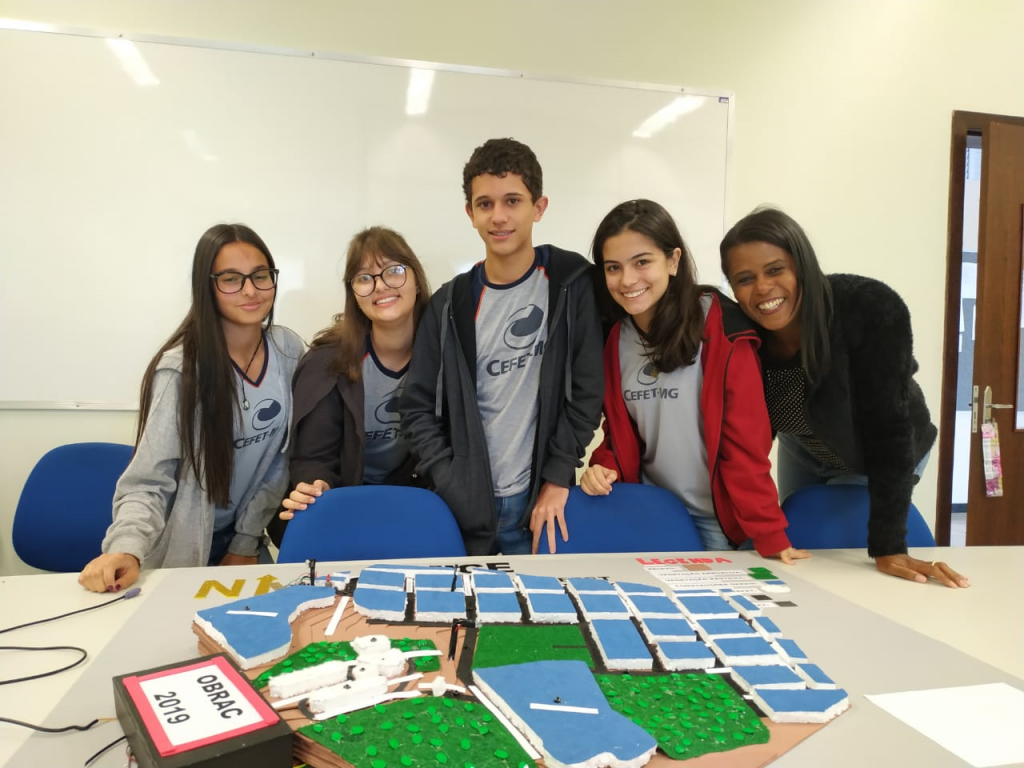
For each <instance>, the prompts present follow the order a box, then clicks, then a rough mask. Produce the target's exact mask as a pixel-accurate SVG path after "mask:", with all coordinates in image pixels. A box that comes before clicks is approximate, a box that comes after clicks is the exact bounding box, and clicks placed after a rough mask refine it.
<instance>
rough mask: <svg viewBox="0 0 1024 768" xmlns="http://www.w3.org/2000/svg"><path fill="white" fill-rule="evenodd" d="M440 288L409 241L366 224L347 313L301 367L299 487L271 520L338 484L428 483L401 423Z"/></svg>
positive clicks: (293, 468)
mask: <svg viewBox="0 0 1024 768" xmlns="http://www.w3.org/2000/svg"><path fill="white" fill-rule="evenodd" d="M429 300H430V286H429V284H428V283H427V276H426V273H425V272H424V271H423V266H422V265H421V264H420V261H419V259H418V258H416V254H415V253H413V251H412V249H411V248H410V247H409V245H408V243H406V242H405V239H404V238H403V237H402V236H401V235H400V234H398V233H397V232H395V231H394V230H391V229H388V228H386V227H370V228H369V229H365V230H363V231H362V232H359V233H358V234H357V235H356V236H355V237H353V238H352V240H351V242H350V243H349V245H348V253H347V255H346V258H345V311H344V312H342V313H341V314H338V315H335V317H334V324H333V325H331V326H330V327H328V328H325V329H324V330H322V331H320V333H318V334H317V336H316V338H315V339H314V340H313V344H312V348H311V349H310V350H309V352H308V353H307V354H306V356H305V357H303V358H302V361H301V362H300V363H299V368H298V371H297V372H296V374H295V381H294V387H293V388H294V397H295V416H294V420H293V423H294V425H295V427H294V437H293V446H292V458H291V465H290V469H289V474H290V477H291V480H290V487H291V488H292V491H291V493H290V494H289V495H288V496H287V497H286V498H285V499H284V501H283V502H282V506H283V507H284V509H283V511H282V512H281V514H280V515H279V519H278V520H275V521H274V523H273V524H272V525H271V526H270V529H269V530H270V534H271V538H273V539H274V541H275V542H278V544H280V541H281V537H282V536H283V535H284V528H285V525H286V522H285V521H287V520H290V519H291V518H292V517H293V516H294V514H295V512H297V511H300V510H303V509H306V507H307V505H309V504H313V503H315V502H316V499H317V497H318V496H320V494H321V493H323V492H324V491H326V490H329V489H331V488H338V487H340V486H351V485H363V484H374V485H380V484H384V485H418V484H419V483H418V479H417V477H416V475H415V474H414V471H413V470H414V467H415V465H416V461H415V458H414V457H413V455H412V454H411V452H410V449H409V444H408V442H407V441H406V439H405V437H404V436H403V435H402V433H401V431H400V430H399V422H400V419H401V416H400V414H399V412H398V398H399V397H400V396H401V394H402V388H403V386H404V383H405V374H406V371H407V370H408V368H409V360H410V358H411V357H412V344H413V339H414V337H415V335H416V326H417V324H418V323H419V319H420V315H421V314H422V313H423V309H424V308H425V307H426V305H427V303H428V301H429Z"/></svg>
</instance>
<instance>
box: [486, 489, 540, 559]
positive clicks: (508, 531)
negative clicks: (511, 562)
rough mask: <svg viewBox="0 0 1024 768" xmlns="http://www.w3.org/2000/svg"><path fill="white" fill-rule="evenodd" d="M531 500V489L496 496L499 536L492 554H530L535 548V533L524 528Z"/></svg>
mask: <svg viewBox="0 0 1024 768" xmlns="http://www.w3.org/2000/svg"><path fill="white" fill-rule="evenodd" d="M529 502H530V489H529V488H527V489H526V490H525V491H523V492H522V493H517V494H516V495H515V496H504V497H495V499H494V508H495V509H496V510H497V512H498V536H497V537H496V538H495V540H494V546H493V547H492V548H491V554H492V555H528V554H530V550H531V549H533V534H532V533H531V532H530V531H529V530H524V529H523V528H522V523H523V517H524V516H525V515H526V505H527V504H529Z"/></svg>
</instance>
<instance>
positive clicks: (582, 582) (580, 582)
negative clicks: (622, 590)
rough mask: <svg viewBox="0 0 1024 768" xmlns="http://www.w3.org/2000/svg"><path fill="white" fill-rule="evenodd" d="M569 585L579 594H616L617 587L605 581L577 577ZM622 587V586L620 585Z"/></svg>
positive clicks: (570, 580)
mask: <svg viewBox="0 0 1024 768" xmlns="http://www.w3.org/2000/svg"><path fill="white" fill-rule="evenodd" d="M569 583H570V584H572V586H573V587H574V588H575V589H576V591H577V592H614V591H615V585H614V584H612V583H611V582H610V581H605V580H604V579H590V578H582V577H576V578H572V579H569ZM620 586H621V585H620Z"/></svg>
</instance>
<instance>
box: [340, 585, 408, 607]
mask: <svg viewBox="0 0 1024 768" xmlns="http://www.w3.org/2000/svg"><path fill="white" fill-rule="evenodd" d="M405 598H406V593H405V590H401V589H379V588H376V587H367V586H364V585H363V582H362V580H361V579H360V581H359V583H358V584H357V585H356V591H355V592H353V593H352V601H353V602H354V603H355V604H356V605H358V606H359V607H361V608H365V609H366V610H367V611H390V612H392V613H396V612H397V613H401V614H403V615H404V614H405Z"/></svg>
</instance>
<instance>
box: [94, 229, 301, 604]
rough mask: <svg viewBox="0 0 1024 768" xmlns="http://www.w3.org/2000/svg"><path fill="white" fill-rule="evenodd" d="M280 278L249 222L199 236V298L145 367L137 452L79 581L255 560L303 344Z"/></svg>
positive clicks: (282, 457)
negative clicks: (280, 298)
mask: <svg viewBox="0 0 1024 768" xmlns="http://www.w3.org/2000/svg"><path fill="white" fill-rule="evenodd" d="M276 284H277V269H276V268H275V267H274V259H273V257H272V256H271V254H270V251H269V250H268V248H267V246H266V244H265V243H264V242H263V240H261V239H260V237H259V235H257V234H256V233H255V232H253V231H252V230H251V229H250V228H249V227H246V226H244V225H242V224H218V225H217V226H214V227H211V228H210V229H208V230H207V231H206V232H205V233H204V234H203V236H202V237H201V238H200V239H199V242H198V244H197V245H196V250H195V255H194V257H193V260H192V306H191V308H190V309H189V311H188V313H187V314H186V315H185V319H184V320H182V322H181V325H179V326H178V328H177V330H175V331H174V333H173V334H171V337H170V338H169V339H168V340H167V341H166V342H165V343H164V345H163V346H162V347H161V348H160V350H159V351H158V352H157V353H156V356H155V357H154V358H153V360H152V362H150V364H149V367H148V368H147V369H146V373H145V375H144V376H143V379H142V392H141V395H140V398H139V406H140V412H139V426H138V433H137V435H136V441H135V453H134V455H133V456H132V460H131V463H130V464H129V465H128V468H127V469H126V470H125V472H124V474H123V475H122V476H121V479H120V480H119V481H118V483H117V489H116V490H115V492H114V502H113V518H114V521H113V523H112V524H111V525H110V528H109V529H108V530H107V535H106V537H105V538H104V540H103V545H102V551H103V554H102V555H100V556H99V557H97V558H96V559H95V560H93V561H92V562H90V563H89V564H88V565H86V566H85V568H84V569H83V570H82V573H81V575H80V576H79V579H78V580H79V583H80V584H82V586H84V587H86V588H87V589H90V590H92V591H94V592H103V591H115V592H116V591H119V590H121V589H122V588H124V587H127V586H128V585H130V584H131V583H132V582H134V581H135V580H136V579H137V578H138V576H139V570H140V568H142V567H143V566H145V567H147V568H160V567H173V566H205V565H217V564H220V565H245V564H255V563H256V562H257V561H258V557H259V555H261V554H265V553H266V548H265V547H261V536H262V534H263V530H264V528H265V526H266V525H267V523H268V522H269V521H270V519H271V518H272V517H273V515H274V512H275V510H276V509H277V503H278V500H279V499H280V498H281V494H283V493H284V492H285V490H286V488H287V481H288V474H287V460H286V456H287V454H286V450H287V435H288V424H289V419H290V416H291V388H290V382H291V380H292V375H293V373H294V371H295V367H296V365H297V364H298V361H299V358H300V357H301V356H302V352H303V350H304V345H303V343H302V341H301V339H299V337H298V336H296V335H295V334H294V333H293V332H292V331H290V330H288V329H287V328H284V327H282V326H278V325H274V324H273V314H274V299H275V298H276V293H277V290H276ZM267 560H269V558H267Z"/></svg>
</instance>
